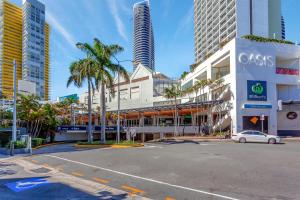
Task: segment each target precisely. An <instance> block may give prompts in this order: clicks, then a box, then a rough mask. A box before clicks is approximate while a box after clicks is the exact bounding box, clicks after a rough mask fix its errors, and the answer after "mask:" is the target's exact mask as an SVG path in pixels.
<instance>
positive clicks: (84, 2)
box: [10, 0, 300, 99]
mask: <svg viewBox="0 0 300 200" xmlns="http://www.w3.org/2000/svg"><path fill="white" fill-rule="evenodd" d="M10 1H11V2H13V3H16V4H18V5H21V2H22V0H10ZM40 1H41V2H42V3H44V4H45V5H46V21H47V22H48V23H49V24H50V26H51V36H50V37H51V41H50V48H51V51H50V56H51V98H52V99H55V98H56V97H58V96H64V95H67V94H72V93H78V94H81V93H82V92H84V91H85V90H86V88H82V89H77V88H75V87H70V88H66V81H67V78H68V76H69V71H68V67H69V64H70V63H71V62H72V61H73V60H76V59H78V58H81V57H83V56H84V54H82V53H81V52H80V51H79V50H78V49H76V47H75V43H77V42H89V43H92V42H93V38H94V37H97V38H99V39H100V40H102V41H103V42H104V43H107V44H112V43H117V44H120V45H121V46H123V47H124V48H125V51H124V52H123V53H122V54H120V55H119V56H118V57H119V58H120V59H121V60H122V59H125V60H127V59H132V57H133V55H132V46H133V43H132V40H133V39H132V30H133V25H132V23H133V21H132V6H133V4H134V3H135V2H138V1H139V0H40ZM150 2H151V12H152V13H151V14H152V20H153V27H154V37H155V48H156V52H155V56H156V69H157V71H160V72H162V73H165V74H166V75H168V76H170V77H179V76H180V75H181V73H182V72H183V71H185V70H188V69H189V65H190V64H192V63H193V61H194V46H193V44H194V42H193V41H194V39H193V36H194V33H193V0H151V1H150ZM282 2H283V8H282V10H283V15H284V17H285V20H286V27H287V31H286V32H287V39H289V40H293V41H299V42H300V26H299V23H298V19H299V8H300V1H299V0H282ZM124 66H125V67H126V68H127V69H128V70H130V71H131V70H132V66H131V64H130V63H128V64H124Z"/></svg>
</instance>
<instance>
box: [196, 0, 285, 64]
mask: <svg viewBox="0 0 300 200" xmlns="http://www.w3.org/2000/svg"><path fill="white" fill-rule="evenodd" d="M194 23H195V25H194V34H195V58H196V59H195V60H196V63H199V62H202V61H204V60H205V59H206V58H207V57H209V56H210V55H212V54H213V53H215V52H216V51H218V50H219V48H220V46H222V45H223V44H225V43H227V42H228V41H230V40H231V39H233V38H235V37H237V38H240V37H242V36H244V35H257V36H262V37H271V38H277V39H282V23H281V0H194Z"/></svg>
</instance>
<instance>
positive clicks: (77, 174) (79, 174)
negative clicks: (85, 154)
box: [71, 172, 83, 177]
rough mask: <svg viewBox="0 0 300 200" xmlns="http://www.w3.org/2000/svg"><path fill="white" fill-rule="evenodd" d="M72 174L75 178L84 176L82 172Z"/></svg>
mask: <svg viewBox="0 0 300 200" xmlns="http://www.w3.org/2000/svg"><path fill="white" fill-rule="evenodd" d="M71 174H73V175H74V176H80V177H82V176H83V174H82V173H80V172H71Z"/></svg>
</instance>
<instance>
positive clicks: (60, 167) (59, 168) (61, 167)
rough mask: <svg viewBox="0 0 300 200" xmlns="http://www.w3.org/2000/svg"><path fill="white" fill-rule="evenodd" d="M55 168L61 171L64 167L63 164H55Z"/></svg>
mask: <svg viewBox="0 0 300 200" xmlns="http://www.w3.org/2000/svg"><path fill="white" fill-rule="evenodd" d="M56 170H57V171H59V172H60V171H63V170H64V169H63V165H60V166H57V167H56Z"/></svg>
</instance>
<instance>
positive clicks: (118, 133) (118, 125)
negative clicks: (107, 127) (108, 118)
mask: <svg viewBox="0 0 300 200" xmlns="http://www.w3.org/2000/svg"><path fill="white" fill-rule="evenodd" d="M113 57H114V59H115V60H116V61H117V62H118V111H117V115H118V119H117V143H120V107H121V106H120V104H121V99H120V63H123V62H131V63H135V61H133V60H121V61H120V60H118V59H117V58H116V57H115V56H113Z"/></svg>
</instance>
